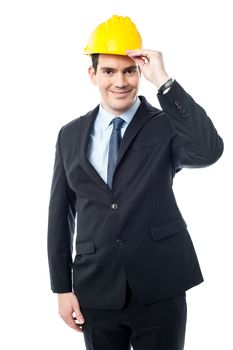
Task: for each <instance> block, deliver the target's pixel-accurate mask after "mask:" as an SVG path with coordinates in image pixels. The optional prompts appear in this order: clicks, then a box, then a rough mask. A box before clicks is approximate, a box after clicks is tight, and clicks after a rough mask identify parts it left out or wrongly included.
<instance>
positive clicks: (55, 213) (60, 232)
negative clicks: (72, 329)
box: [47, 129, 76, 293]
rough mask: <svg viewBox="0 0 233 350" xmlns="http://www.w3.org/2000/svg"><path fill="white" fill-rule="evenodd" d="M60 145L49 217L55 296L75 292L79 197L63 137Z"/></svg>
mask: <svg viewBox="0 0 233 350" xmlns="http://www.w3.org/2000/svg"><path fill="white" fill-rule="evenodd" d="M61 133H62V129H61V130H60V132H59V134H58V139H57V143H56V153H55V163H54V169H53V178H52V186H51V193H50V202H49V213H48V236H47V249H48V262H49V272H50V281H51V289H52V291H53V292H54V293H66V292H71V291H72V269H71V264H72V250H73V236H74V230H75V216H76V210H75V193H74V192H73V191H72V190H71V188H70V187H69V185H68V182H67V178H66V174H65V169H64V164H63V160H62V154H61V148H60V137H61Z"/></svg>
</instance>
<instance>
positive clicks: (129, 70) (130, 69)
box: [125, 67, 137, 76]
mask: <svg viewBox="0 0 233 350" xmlns="http://www.w3.org/2000/svg"><path fill="white" fill-rule="evenodd" d="M136 71H137V68H136V67H135V68H129V69H127V70H126V71H125V74H126V75H129V76H131V75H133V74H134V73H135V72H136Z"/></svg>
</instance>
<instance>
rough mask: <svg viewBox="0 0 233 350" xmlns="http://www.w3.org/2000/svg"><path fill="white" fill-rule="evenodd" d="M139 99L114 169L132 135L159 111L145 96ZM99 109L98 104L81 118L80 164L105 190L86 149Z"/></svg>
mask: <svg viewBox="0 0 233 350" xmlns="http://www.w3.org/2000/svg"><path fill="white" fill-rule="evenodd" d="M139 98H140V100H141V104H140V106H139V108H138V110H137V112H136V113H135V115H134V117H133V119H132V120H131V122H130V124H129V125H128V127H127V129H126V131H125V133H124V136H123V139H122V141H121V144H120V148H119V154H118V160H117V164H116V168H115V171H116V169H117V167H118V166H119V164H120V162H121V161H122V158H123V156H124V154H125V153H126V151H127V149H128V147H129V146H130V144H131V143H132V141H133V139H134V137H135V136H136V135H137V133H138V132H139V131H140V129H141V128H142V126H143V125H144V123H145V122H146V121H147V120H148V119H150V118H152V117H153V116H154V115H156V114H158V113H161V111H160V110H158V109H156V108H155V107H153V106H151V105H150V104H149V103H148V102H147V100H146V99H145V97H143V96H139ZM98 110H99V106H97V107H96V108H95V109H93V110H92V111H90V112H89V113H87V114H86V115H85V116H84V117H82V118H81V125H80V140H81V144H80V156H81V157H80V158H81V165H82V167H83V169H84V170H85V172H86V173H87V174H88V175H89V176H90V177H91V178H92V179H93V180H94V181H95V182H96V183H97V184H98V185H99V186H101V187H102V188H103V189H105V190H107V191H111V190H110V189H109V187H108V185H107V184H106V183H105V181H104V180H103V179H102V177H101V176H100V175H99V173H98V172H97V171H96V169H95V168H94V167H93V165H92V164H91V163H90V162H89V160H88V158H87V150H88V143H89V138H90V134H91V131H92V127H93V125H94V122H95V119H96V116H97V113H98Z"/></svg>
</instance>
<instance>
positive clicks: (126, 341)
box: [81, 285, 187, 350]
mask: <svg viewBox="0 0 233 350" xmlns="http://www.w3.org/2000/svg"><path fill="white" fill-rule="evenodd" d="M81 311H82V313H83V315H84V318H85V323H84V325H83V336H84V341H85V346H86V349H87V350H130V349H132V347H133V350H183V349H184V341H185V329H186V319H187V305H186V293H185V291H184V292H183V293H181V294H180V295H177V296H176V297H174V298H169V299H165V300H162V301H159V302H155V303H151V304H147V305H145V306H142V305H139V304H138V303H137V302H136V300H135V299H134V297H133V294H132V292H131V290H130V288H129V286H128V285H127V292H126V302H125V305H124V307H123V308H122V309H120V310H92V309H87V308H84V307H81ZM131 346H132V347H131Z"/></svg>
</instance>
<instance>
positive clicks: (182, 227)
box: [150, 218, 187, 241]
mask: <svg viewBox="0 0 233 350" xmlns="http://www.w3.org/2000/svg"><path fill="white" fill-rule="evenodd" d="M186 228H187V225H186V222H185V221H184V219H183V218H178V219H175V220H173V221H171V222H168V223H165V224H161V225H159V226H155V227H151V229H150V233H151V236H152V238H153V240H154V241H160V240H163V239H166V238H169V237H172V236H174V235H177V234H178V233H181V232H187V230H186Z"/></svg>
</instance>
